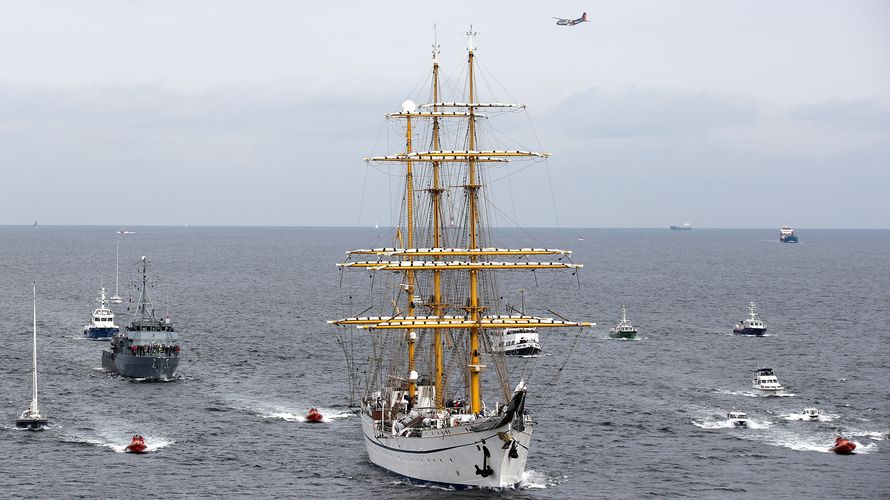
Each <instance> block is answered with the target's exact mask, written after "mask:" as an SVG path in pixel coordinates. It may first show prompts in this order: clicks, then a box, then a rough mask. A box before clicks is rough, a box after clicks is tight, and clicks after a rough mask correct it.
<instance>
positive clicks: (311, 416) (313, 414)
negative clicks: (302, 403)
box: [306, 407, 324, 424]
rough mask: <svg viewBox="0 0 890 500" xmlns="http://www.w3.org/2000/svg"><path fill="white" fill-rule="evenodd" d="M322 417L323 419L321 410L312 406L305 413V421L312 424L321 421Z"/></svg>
mask: <svg viewBox="0 0 890 500" xmlns="http://www.w3.org/2000/svg"><path fill="white" fill-rule="evenodd" d="M322 419H324V415H322V414H321V412H320V411H318V409H316V408H314V407H313V408H309V412H308V413H306V421H307V422H312V423H314V424H317V423H319V422H321V421H322Z"/></svg>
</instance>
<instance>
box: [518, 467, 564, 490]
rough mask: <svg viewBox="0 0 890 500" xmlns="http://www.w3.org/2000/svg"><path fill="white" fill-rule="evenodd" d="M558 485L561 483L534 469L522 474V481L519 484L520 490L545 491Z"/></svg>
mask: <svg viewBox="0 0 890 500" xmlns="http://www.w3.org/2000/svg"><path fill="white" fill-rule="evenodd" d="M557 484H559V482H558V481H556V480H555V479H553V478H552V477H550V476H548V475H547V474H544V473H543V472H538V471H536V470H534V469H529V470H527V471H525V472H523V473H522V481H521V482H520V483H519V489H521V490H543V489H545V488H547V487H548V486H556V485H557Z"/></svg>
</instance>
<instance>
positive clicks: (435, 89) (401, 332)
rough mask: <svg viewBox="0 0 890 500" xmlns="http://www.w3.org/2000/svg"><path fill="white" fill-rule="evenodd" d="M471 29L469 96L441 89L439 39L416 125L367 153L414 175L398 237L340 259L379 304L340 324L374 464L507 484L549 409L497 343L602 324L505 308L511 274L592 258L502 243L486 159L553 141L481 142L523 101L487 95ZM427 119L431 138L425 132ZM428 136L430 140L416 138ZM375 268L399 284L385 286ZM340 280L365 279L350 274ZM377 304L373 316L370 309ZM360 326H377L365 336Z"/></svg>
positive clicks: (520, 155)
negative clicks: (540, 409)
mask: <svg viewBox="0 0 890 500" xmlns="http://www.w3.org/2000/svg"><path fill="white" fill-rule="evenodd" d="M467 35H468V37H469V46H468V58H467V63H466V64H467V78H468V84H467V85H466V87H464V88H465V89H466V91H467V93H468V95H467V96H465V97H462V98H461V99H462V100H461V101H457V102H445V101H444V100H442V99H441V98H440V96H439V50H438V45H437V44H434V45H433V61H432V62H433V76H432V79H431V82H432V96H431V97H432V99H431V101H430V102H429V104H420V105H417V104H415V103H414V102H413V101H410V100H408V101H405V102H404V103H403V104H402V109H401V111H399V112H395V113H390V114H388V115H386V117H387V119H390V120H395V121H397V122H399V124H400V125H403V126H404V127H403V128H402V130H403V131H404V133H405V135H404V137H403V139H404V141H405V142H404V144H405V150H404V152H398V153H396V154H389V153H387V156H377V157H373V158H369V159H367V161H368V162H370V163H374V164H377V165H396V166H397V167H395V168H399V169H400V170H399V171H400V172H401V173H402V174H404V190H402V191H401V192H400V193H399V194H398V196H399V199H400V200H401V202H400V205H401V209H400V214H401V215H400V220H399V222H398V223H397V224H398V225H397V230H396V231H395V240H396V241H395V245H394V246H393V247H386V248H370V249H361V250H353V251H351V252H348V254H347V255H348V259H347V262H342V263H340V264H338V267H339V268H340V269H343V270H346V269H359V270H361V271H363V274H364V275H365V276H367V273H371V274H372V276H376V278H374V279H372V280H371V281H370V283H369V282H368V280H367V279H365V278H362V279H361V285H355V286H363V287H364V286H370V287H371V293H368V292H367V291H364V292H362V294H363V296H365V297H369V300H370V301H371V305H370V307H368V308H367V309H364V310H363V311H362V312H361V313H358V314H357V315H356V316H355V317H347V318H343V319H338V320H333V321H330V322H329V323H331V324H333V325H337V326H342V327H344V328H340V329H338V332H339V336H340V345H341V346H343V349H344V354H345V355H346V360H347V365H348V367H349V370H348V373H347V375H348V377H349V382H350V388H351V390H352V394H353V400H352V404H353V409H354V411H355V412H356V413H357V414H358V415H359V416H360V418H361V425H362V431H363V434H364V438H363V441H364V443H365V447H366V450H367V453H368V457H369V459H370V461H371V462H372V463H374V464H376V465H378V466H380V467H382V468H384V469H386V470H388V471H390V472H393V473H395V474H398V475H400V476H403V477H407V478H410V479H412V480H418V481H421V482H425V483H436V484H445V485H452V486H457V487H483V488H502V487H511V486H516V485H518V484H519V483H520V482H521V481H522V479H523V474H524V472H525V465H526V461H527V459H528V456H529V453H530V449H531V441H532V432H533V428H534V426H536V425H542V424H543V425H546V423H547V422H549V420H547V418H545V417H542V418H544V419H543V420H541V421H539V420H538V419H537V418H533V415H534V413H533V412H534V411H535V409H536V407H532V406H531V405H530V407H529V408H528V409H527V408H526V394H527V391H528V390H529V389H528V387H527V385H526V381H525V380H523V379H519V380H515V379H514V380H510V378H511V371H510V370H509V367H508V364H512V363H519V362H521V361H522V360H521V359H517V358H518V357H516V356H512V357H507V356H505V353H504V352H503V350H499V349H497V336H498V335H500V333H501V332H502V331H503V330H504V329H511V328H532V329H534V328H547V327H575V328H578V329H580V328H581V327H587V326H591V324H590V323H585V322H573V321H569V320H565V319H562V318H561V317H560V319H553V318H546V317H538V316H534V315H530V314H526V313H514V314H510V315H507V314H497V312H496V311H497V310H498V309H499V308H500V307H502V306H501V304H500V301H501V300H502V299H503V297H501V295H500V294H498V293H497V288H496V287H497V276H498V275H499V274H500V273H502V272H504V271H513V272H522V271H526V272H533V271H534V270H540V269H548V270H552V271H554V272H555V271H557V270H560V269H562V270H567V271H569V272H574V271H575V270H577V269H579V268H580V267H582V266H581V265H580V264H575V263H572V262H571V260H570V255H571V252H570V251H566V250H559V249H554V248H533V247H531V246H528V247H520V248H499V247H496V246H495V245H494V244H493V243H492V241H491V238H492V235H491V233H490V232H489V231H488V224H487V223H486V222H487V221H486V217H487V214H488V213H489V212H488V210H490V209H491V207H490V206H489V205H487V203H488V202H489V200H488V196H487V195H483V194H481V193H480V190H483V189H487V187H488V185H487V183H486V176H487V175H489V174H487V173H486V172H484V170H485V167H490V166H492V165H496V166H501V167H505V165H506V163H507V162H509V161H513V160H522V159H526V160H528V159H535V158H546V157H547V156H549V154H548V153H534V152H530V151H520V150H488V149H485V148H484V147H481V145H480V144H479V138H480V137H485V134H479V132H478V128H479V127H481V126H484V121H485V120H483V119H484V118H485V119H487V118H491V117H492V116H493V115H498V114H501V115H502V114H505V113H506V112H510V111H518V110H521V109H523V108H524V105H521V104H503V103H482V102H480V101H479V100H478V97H477V94H476V77H475V76H474V71H478V68H477V67H476V64H475V63H474V57H475V44H474V35H476V33H474V32H473V31H472V28H471V29H470V32H469V33H467ZM445 121H449V122H451V121H455V122H456V123H455V124H454V125H455V127H458V126H459V127H460V130H461V132H460V133H449V134H448V135H447V136H446V135H445V134H442V135H443V136H445V137H451V138H453V139H454V140H455V142H456V143H455V144H452V145H448V146H447V147H446V146H445V145H444V144H443V142H444V141H443V140H442V139H441V138H440V122H445ZM448 125H449V127H450V126H451V125H452V124H451V123H449V124H448ZM412 127H414V128H412ZM443 127H444V125H443ZM446 130H452V129H451V128H448V129H446ZM415 131H423V132H422V133H426V132H429V133H430V134H431V136H432V137H424V138H415V133H416V132H415ZM415 139H418V140H417V141H416V143H421V142H422V143H423V144H425V145H428V146H426V147H428V148H429V149H428V150H423V149H421V150H415V149H414V147H413V144H414V143H415V142H414V140H415ZM483 193H488V191H483ZM454 199H459V200H461V201H460V203H457V204H455V205H457V206H452V203H450V202H449V200H454ZM455 225H457V227H455ZM396 245H397V246H396ZM546 255H556V256H558V258H555V259H554V260H557V262H540V261H538V259H537V258H535V257H540V256H546ZM375 280H379V282H384V283H386V284H385V285H376V287H375V285H374V283H375ZM341 286H343V287H351V286H353V285H352V284H351V281H349V279H348V278H347V283H346V284H343V281H342V280H341ZM381 287H382V288H381ZM342 296H343V297H346V296H349V297H350V299H351V298H352V297H353V294H352V291H351V290H350V293H344V294H343V295H342ZM372 309H374V310H376V312H372V313H369V314H373V315H365V314H366V313H368V311H371V310H372ZM356 327H357V328H358V329H360V330H369V331H370V332H371V333H370V335H360V336H356V335H354V332H355V330H354V329H355V328H356ZM513 376H514V377H515V376H516V375H513ZM483 390H484V391H485V394H483ZM548 400H549V399H548ZM486 402H487V403H486ZM530 411H531V412H532V413H531V414H530V413H529V412H530Z"/></svg>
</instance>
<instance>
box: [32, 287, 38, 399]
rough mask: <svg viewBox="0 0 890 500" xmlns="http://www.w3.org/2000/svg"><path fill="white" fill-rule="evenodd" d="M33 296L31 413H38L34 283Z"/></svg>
mask: <svg viewBox="0 0 890 500" xmlns="http://www.w3.org/2000/svg"><path fill="white" fill-rule="evenodd" d="M31 285H32V286H33V290H32V294H33V297H34V328H33V330H32V332H33V336H34V338H33V339H32V342H31V345H32V346H33V351H32V358H31V390H32V396H31V412H32V413H37V283H32V284H31Z"/></svg>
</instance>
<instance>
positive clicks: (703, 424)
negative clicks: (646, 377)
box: [692, 418, 772, 429]
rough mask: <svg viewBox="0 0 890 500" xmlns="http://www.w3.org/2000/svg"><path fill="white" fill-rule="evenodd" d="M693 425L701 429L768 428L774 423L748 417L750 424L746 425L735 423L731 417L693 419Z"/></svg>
mask: <svg viewBox="0 0 890 500" xmlns="http://www.w3.org/2000/svg"><path fill="white" fill-rule="evenodd" d="M692 425H694V426H696V427H699V428H701V429H745V428H748V429H768V428H770V427H772V424H771V423H770V422H760V421H757V420H754V419H752V418H748V425H747V426H746V427H742V426H738V425H735V424H733V423H732V421H731V420H729V419H726V420H701V421H697V420H692Z"/></svg>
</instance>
